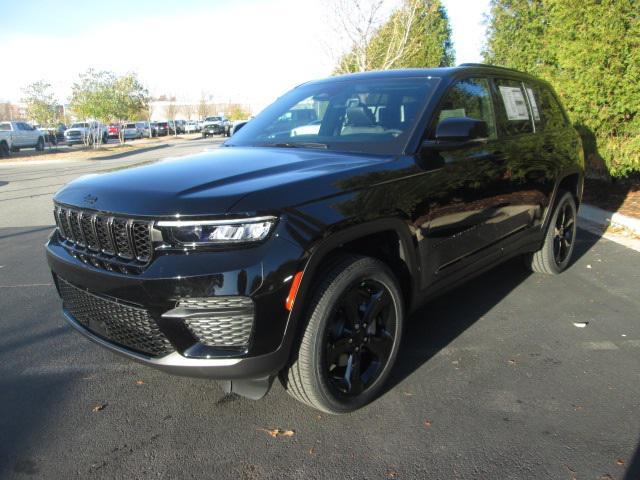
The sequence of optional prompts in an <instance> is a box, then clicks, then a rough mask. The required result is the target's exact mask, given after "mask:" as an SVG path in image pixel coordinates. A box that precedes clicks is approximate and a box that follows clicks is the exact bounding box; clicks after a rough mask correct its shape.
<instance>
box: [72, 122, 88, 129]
mask: <svg viewBox="0 0 640 480" xmlns="http://www.w3.org/2000/svg"><path fill="white" fill-rule="evenodd" d="M71 128H89V124H88V123H74V124H73V125H71Z"/></svg>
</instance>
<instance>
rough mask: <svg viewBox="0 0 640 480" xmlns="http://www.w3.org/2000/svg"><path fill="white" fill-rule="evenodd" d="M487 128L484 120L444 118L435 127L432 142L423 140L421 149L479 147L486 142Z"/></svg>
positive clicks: (436, 149)
mask: <svg viewBox="0 0 640 480" xmlns="http://www.w3.org/2000/svg"><path fill="white" fill-rule="evenodd" d="M488 137H489V127H488V126H487V122H485V121H484V120H476V119H474V118H467V117H453V118H445V119H444V120H442V121H441V122H440V123H439V124H438V126H437V127H436V134H435V139H434V140H425V141H424V142H423V143H422V149H423V150H424V149H427V150H435V151H446V150H457V149H459V148H465V147H471V146H476V145H480V144H482V143H485V142H486V141H487V138H488Z"/></svg>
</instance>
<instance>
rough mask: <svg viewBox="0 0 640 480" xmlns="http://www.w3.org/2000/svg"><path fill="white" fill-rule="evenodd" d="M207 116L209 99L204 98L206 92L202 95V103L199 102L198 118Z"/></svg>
mask: <svg viewBox="0 0 640 480" xmlns="http://www.w3.org/2000/svg"><path fill="white" fill-rule="evenodd" d="M206 116H207V100H206V99H205V98H204V93H203V94H202V95H201V96H200V103H199V104H198V120H204V117H206Z"/></svg>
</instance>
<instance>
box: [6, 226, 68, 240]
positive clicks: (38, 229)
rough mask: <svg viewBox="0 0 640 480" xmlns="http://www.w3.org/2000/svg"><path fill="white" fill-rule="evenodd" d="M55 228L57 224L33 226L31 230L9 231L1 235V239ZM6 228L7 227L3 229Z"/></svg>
mask: <svg viewBox="0 0 640 480" xmlns="http://www.w3.org/2000/svg"><path fill="white" fill-rule="evenodd" d="M16 228H20V227H16ZM54 228H55V225H48V226H46V227H39V228H32V229H31V230H22V229H21V231H19V232H16V233H8V234H6V235H0V240H4V239H5V238H11V237H19V236H21V235H29V234H30V233H36V232H43V231H45V230H53V229H54ZM2 230H5V229H2Z"/></svg>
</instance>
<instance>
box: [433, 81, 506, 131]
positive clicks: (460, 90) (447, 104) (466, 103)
mask: <svg viewBox="0 0 640 480" xmlns="http://www.w3.org/2000/svg"><path fill="white" fill-rule="evenodd" d="M452 117H468V118H474V119H476V120H484V121H485V122H487V126H488V128H489V137H490V138H496V137H497V134H496V120H495V115H494V112H493V102H492V100H491V92H490V89H489V82H488V81H487V80H486V79H484V78H467V79H465V80H460V81H459V82H458V83H456V84H455V85H454V86H453V87H451V89H450V90H449V91H448V92H447V93H446V94H445V96H444V98H443V100H442V104H441V107H440V110H439V111H438V117H437V118H438V123H440V122H441V121H442V120H444V119H445V118H452Z"/></svg>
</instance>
